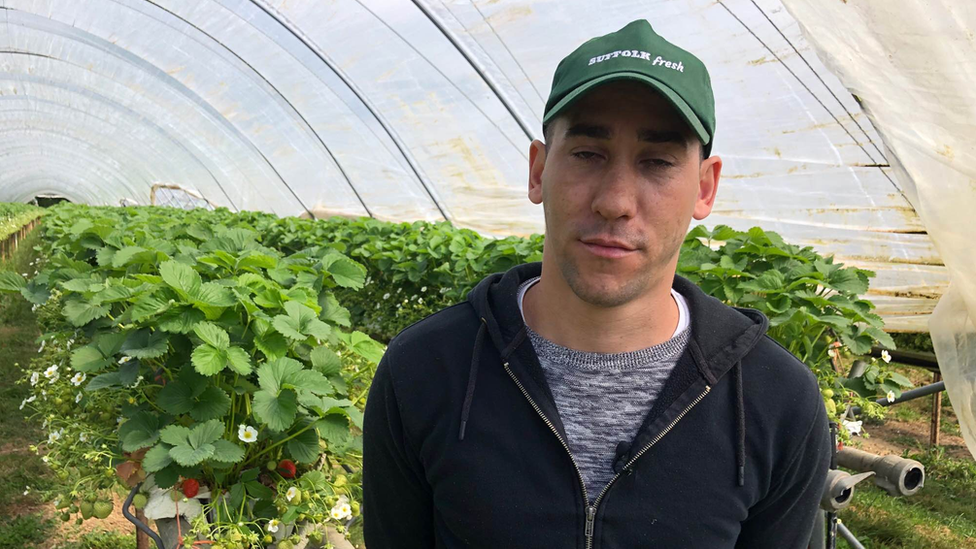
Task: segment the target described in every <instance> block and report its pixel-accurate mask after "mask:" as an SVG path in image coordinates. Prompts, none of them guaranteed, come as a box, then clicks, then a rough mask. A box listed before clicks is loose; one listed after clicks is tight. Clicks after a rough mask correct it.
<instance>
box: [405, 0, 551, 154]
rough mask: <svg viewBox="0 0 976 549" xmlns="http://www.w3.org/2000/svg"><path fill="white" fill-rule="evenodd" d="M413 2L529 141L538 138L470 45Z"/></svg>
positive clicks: (429, 12) (419, 0) (427, 9)
mask: <svg viewBox="0 0 976 549" xmlns="http://www.w3.org/2000/svg"><path fill="white" fill-rule="evenodd" d="M413 3H414V5H415V6H417V9H419V10H420V11H421V12H422V13H423V14H424V15H426V16H427V19H429V20H430V22H431V23H433V24H434V26H435V27H437V30H439V31H441V34H443V35H444V37H445V38H447V39H448V40H449V41H450V42H451V44H452V45H454V49H456V50H457V51H458V53H460V54H461V55H462V56H463V57H464V59H465V60H467V62H468V64H469V65H471V68H472V69H474V72H476V73H478V76H480V77H481V79H482V80H484V82H485V84H487V85H488V87H489V88H490V89H491V91H492V92H493V93H494V94H495V97H497V98H498V100H499V101H501V103H502V105H503V106H504V107H505V110H507V111H508V114H510V115H512V118H514V119H515V122H516V123H518V125H519V127H520V128H522V131H523V132H524V133H525V136H526V137H528V138H529V141H532V140H534V139H536V135H535V132H534V131H532V128H531V127H530V125H529V123H528V122H527V121H526V120H525V119H524V117H523V116H522V115H521V114H520V113H519V112H518V110H516V109H515V105H513V104H512V102H511V101H510V100H509V99H508V96H507V95H505V92H503V91H502V90H501V89H500V88H499V87H498V85H497V84H496V83H495V79H494V78H492V77H491V76H490V75H489V74H488V72H487V71H485V69H484V67H482V66H481V63H480V62H479V61H478V60H477V59H475V57H474V55H473V54H472V53H471V50H469V49H468V47H467V46H466V45H465V44H464V43H463V42H461V41H460V40H459V39H458V38H457V36H455V35H454V33H453V32H451V30H450V29H448V28H447V27H446V26H444V23H443V22H442V21H441V20H440V18H439V17H437V15H435V14H434V13H433V12H432V11H431V10H430V8H428V7H427V5H426V4H424V3H423V2H422V1H421V0H413Z"/></svg>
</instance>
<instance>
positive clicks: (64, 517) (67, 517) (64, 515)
mask: <svg viewBox="0 0 976 549" xmlns="http://www.w3.org/2000/svg"><path fill="white" fill-rule="evenodd" d="M69 520H71V515H69V514H68V512H67V511H65V512H64V513H61V522H68V521H69Z"/></svg>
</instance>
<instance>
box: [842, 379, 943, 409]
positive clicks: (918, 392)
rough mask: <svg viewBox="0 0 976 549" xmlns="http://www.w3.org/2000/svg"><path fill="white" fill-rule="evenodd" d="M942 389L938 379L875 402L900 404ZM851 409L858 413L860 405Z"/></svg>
mask: <svg viewBox="0 0 976 549" xmlns="http://www.w3.org/2000/svg"><path fill="white" fill-rule="evenodd" d="M942 391H945V381H938V382H936V383H931V384H929V385H925V386H923V387H919V388H917V389H912V390H911V391H905V392H904V393H902V394H901V396H900V397H898V398H896V399H895V400H893V401H892V402H888V399H886V398H879V399H878V400H876V401H875V402H877V403H878V404H880V405H881V406H893V405H895V404H900V403H902V402H906V401H909V400H914V399H916V398H921V397H924V396H928V395H931V394H933V393H941V392H942ZM851 411H852V412H853V413H854V414H860V413H861V407H860V406H854V407H853V408H851Z"/></svg>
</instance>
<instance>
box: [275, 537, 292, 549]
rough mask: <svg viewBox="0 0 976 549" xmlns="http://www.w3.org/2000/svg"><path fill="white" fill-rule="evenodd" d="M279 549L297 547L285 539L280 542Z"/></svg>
mask: <svg viewBox="0 0 976 549" xmlns="http://www.w3.org/2000/svg"><path fill="white" fill-rule="evenodd" d="M278 549H295V545H294V544H293V543H292V542H290V541H288V540H286V539H283V540H281V541H279V542H278Z"/></svg>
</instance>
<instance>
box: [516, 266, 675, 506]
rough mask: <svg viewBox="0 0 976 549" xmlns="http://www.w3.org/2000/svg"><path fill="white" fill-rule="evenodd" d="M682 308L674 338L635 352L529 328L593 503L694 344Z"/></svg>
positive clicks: (527, 284) (521, 293)
mask: <svg viewBox="0 0 976 549" xmlns="http://www.w3.org/2000/svg"><path fill="white" fill-rule="evenodd" d="M536 281H538V278H536V279H532V280H527V281H525V282H524V283H523V284H522V286H521V288H520V289H519V307H520V308H521V305H522V297H523V296H524V295H525V291H526V290H527V289H528V288H529V287H530V286H531V285H532V284H533V283H535V282H536ZM679 298H680V296H679ZM680 299H681V300H682V301H683V298H680ZM681 305H683V303H680V302H679V310H680V311H681V314H682V321H681V322H679V328H678V330H677V331H676V333H675V335H674V337H672V338H671V339H669V340H668V341H665V342H664V343H661V344H659V345H654V346H653V347H648V348H646V349H640V350H638V351H633V352H629V353H589V352H584V351H577V350H575V349H570V348H568V347H563V346H562V345H558V344H556V343H553V342H552V341H549V340H547V339H545V338H544V337H542V336H540V335H539V334H537V333H535V332H534V331H533V330H532V329H531V328H529V329H528V334H529V338H530V339H531V341H532V346H533V348H534V349H535V352H536V354H537V355H538V356H539V363H540V364H541V366H542V370H543V371H544V372H545V376H546V381H547V382H548V383H549V388H550V390H551V391H552V394H553V397H554V398H555V400H556V409H557V410H558V412H559V417H560V419H561V420H562V422H563V426H564V427H565V428H566V436H567V438H568V440H567V441H566V443H567V444H568V445H569V449H570V452H572V454H573V459H574V460H575V461H576V465H577V466H578V467H579V469H580V473H581V474H582V475H583V480H584V482H585V484H586V491H587V497H588V498H589V500H590V502H591V503H592V502H593V501H594V500H595V499H596V498H597V496H598V495H599V494H600V492H601V491H602V490H603V488H604V486H606V485H607V483H608V482H610V479H611V478H612V477H613V475H614V471H613V461H614V457H615V456H616V449H617V444H618V443H620V442H621V441H624V442H626V443H628V444H629V443H630V441H631V440H633V438H634V436H635V435H636V434H637V430H638V429H639V428H640V426H641V423H643V421H644V417H645V416H646V415H647V413H648V412H649V411H650V409H651V406H652V405H653V404H654V399H655V398H657V395H658V393H660V391H661V388H662V387H663V386H664V382H665V381H666V380H667V378H668V376H669V375H670V374H671V370H672V369H673V368H674V366H675V364H677V362H678V357H680V356H681V353H682V352H684V349H685V346H686V345H687V344H688V339H689V337H690V334H691V330H689V329H687V324H688V320H687V318H686V316H687V307H682V306H681ZM523 316H524V315H523Z"/></svg>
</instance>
